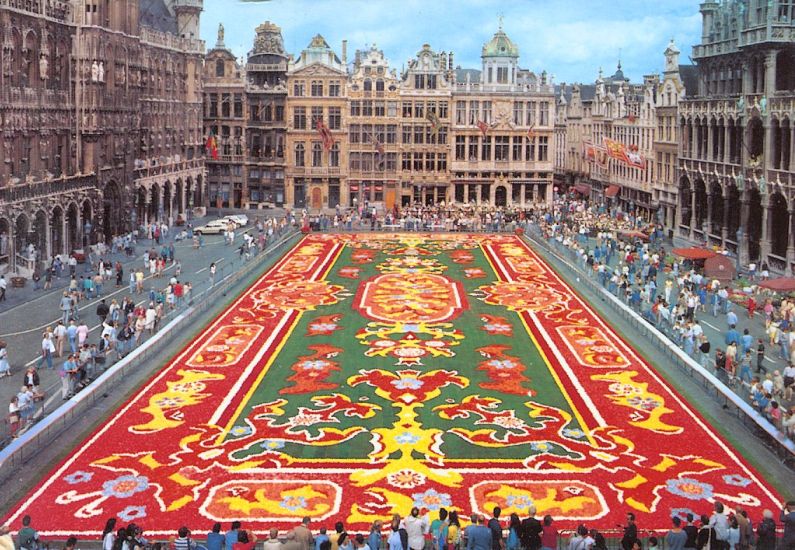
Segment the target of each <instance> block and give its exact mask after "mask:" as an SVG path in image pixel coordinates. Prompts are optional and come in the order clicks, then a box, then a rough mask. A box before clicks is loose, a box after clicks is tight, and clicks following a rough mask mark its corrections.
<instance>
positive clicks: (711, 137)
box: [704, 121, 718, 160]
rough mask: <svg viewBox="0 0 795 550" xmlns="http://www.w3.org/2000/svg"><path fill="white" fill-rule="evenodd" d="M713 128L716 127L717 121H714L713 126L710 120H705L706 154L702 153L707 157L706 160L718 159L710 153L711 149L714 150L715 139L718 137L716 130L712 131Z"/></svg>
mask: <svg viewBox="0 0 795 550" xmlns="http://www.w3.org/2000/svg"><path fill="white" fill-rule="evenodd" d="M713 129H717V123H716V125H715V126H713V125H712V122H710V121H707V124H706V131H707V150H706V154H705V155H704V158H705V159H707V160H718V159H716V158H715V155H713V154H712V153H713V151H715V140H716V139H717V137H718V136H716V135H715V134H716V132H715V131H713Z"/></svg>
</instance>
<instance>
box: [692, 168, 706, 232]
mask: <svg viewBox="0 0 795 550" xmlns="http://www.w3.org/2000/svg"><path fill="white" fill-rule="evenodd" d="M695 189H696V204H694V205H693V208H695V209H696V226H695V227H693V228H692V229H695V230H697V231H700V230H702V229H703V228H704V222H705V221H706V220H707V188H706V186H705V185H704V180H702V179H697V180H696V181H695ZM705 237H706V235H705Z"/></svg>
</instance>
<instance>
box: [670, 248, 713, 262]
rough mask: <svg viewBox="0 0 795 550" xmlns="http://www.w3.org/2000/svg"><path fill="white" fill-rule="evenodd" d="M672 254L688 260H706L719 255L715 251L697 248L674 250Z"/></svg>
mask: <svg viewBox="0 0 795 550" xmlns="http://www.w3.org/2000/svg"><path fill="white" fill-rule="evenodd" d="M671 252H673V253H674V254H675V255H676V256H679V257H680V258H684V259H686V260H706V259H708V258H712V257H713V256H717V255H718V253H717V252H715V251H714V250H710V249H708V248H700V247H697V246H694V247H691V248H674V249H673V250H671Z"/></svg>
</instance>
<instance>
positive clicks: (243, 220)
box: [224, 214, 248, 227]
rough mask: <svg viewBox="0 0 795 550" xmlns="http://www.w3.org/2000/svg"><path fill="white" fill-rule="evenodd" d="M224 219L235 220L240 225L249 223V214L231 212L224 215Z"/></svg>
mask: <svg viewBox="0 0 795 550" xmlns="http://www.w3.org/2000/svg"><path fill="white" fill-rule="evenodd" d="M224 219H225V220H229V221H232V222H234V223H235V225H236V226H238V227H244V226H246V225H248V216H246V215H245V214H230V215H229V216H224Z"/></svg>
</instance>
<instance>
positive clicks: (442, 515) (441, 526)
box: [367, 508, 449, 550]
mask: <svg viewBox="0 0 795 550" xmlns="http://www.w3.org/2000/svg"><path fill="white" fill-rule="evenodd" d="M448 525H449V524H448V523H447V509H446V508H439V517H438V518H436V519H435V520H433V521H432V522H431V527H430V531H431V545H432V548H431V550H442V549H443V548H444V547H445V542H444V541H445V540H446V538H447V526H448ZM373 526H375V524H373ZM370 533H371V537H372V530H371V531H370ZM372 542H373V541H370V542H368V543H367V544H368V546H369V547H370V550H378V548H375V549H373V545H372Z"/></svg>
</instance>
